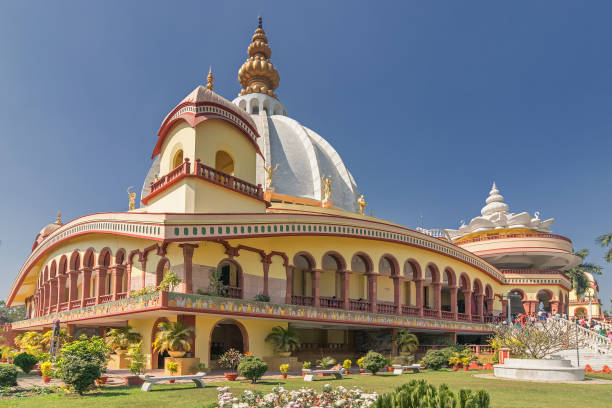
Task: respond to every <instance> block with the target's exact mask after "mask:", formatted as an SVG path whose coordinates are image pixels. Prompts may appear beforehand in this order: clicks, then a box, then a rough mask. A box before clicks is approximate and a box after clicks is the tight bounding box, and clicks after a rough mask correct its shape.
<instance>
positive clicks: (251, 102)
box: [249, 98, 259, 115]
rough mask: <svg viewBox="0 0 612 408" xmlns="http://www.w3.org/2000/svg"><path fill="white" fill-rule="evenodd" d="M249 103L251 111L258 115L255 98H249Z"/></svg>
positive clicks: (257, 102) (257, 105)
mask: <svg viewBox="0 0 612 408" xmlns="http://www.w3.org/2000/svg"><path fill="white" fill-rule="evenodd" d="M249 103H250V105H251V113H252V114H253V115H258V114H259V101H258V100H257V98H253V99H251V101H250V102H249Z"/></svg>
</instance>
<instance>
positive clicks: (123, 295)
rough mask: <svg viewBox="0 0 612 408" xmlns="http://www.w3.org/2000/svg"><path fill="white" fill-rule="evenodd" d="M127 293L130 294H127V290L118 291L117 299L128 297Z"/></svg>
mask: <svg viewBox="0 0 612 408" xmlns="http://www.w3.org/2000/svg"><path fill="white" fill-rule="evenodd" d="M127 295H128V294H127V292H123V293H117V297H116V299H117V300H121V299H127V297H128V296H127Z"/></svg>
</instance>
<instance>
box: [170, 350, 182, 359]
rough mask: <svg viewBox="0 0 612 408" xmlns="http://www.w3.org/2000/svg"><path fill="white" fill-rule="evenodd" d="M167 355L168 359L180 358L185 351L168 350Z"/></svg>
mask: <svg viewBox="0 0 612 408" xmlns="http://www.w3.org/2000/svg"><path fill="white" fill-rule="evenodd" d="M168 354H170V357H173V358H181V357H183V356H184V355H185V351H174V350H168Z"/></svg>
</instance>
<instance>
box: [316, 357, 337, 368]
mask: <svg viewBox="0 0 612 408" xmlns="http://www.w3.org/2000/svg"><path fill="white" fill-rule="evenodd" d="M317 364H318V365H319V367H321V368H322V369H323V370H326V369H328V368H329V367H331V366H333V365H334V364H336V360H335V359H334V358H332V357H329V356H325V357H321V359H320V360H317Z"/></svg>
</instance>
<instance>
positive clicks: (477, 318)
mask: <svg viewBox="0 0 612 408" xmlns="http://www.w3.org/2000/svg"><path fill="white" fill-rule="evenodd" d="M481 317H482V316H480V315H472V321H473V322H475V323H478V322H479V321H480V318H481Z"/></svg>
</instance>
